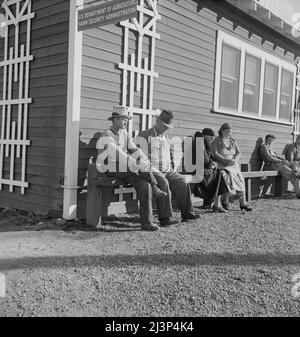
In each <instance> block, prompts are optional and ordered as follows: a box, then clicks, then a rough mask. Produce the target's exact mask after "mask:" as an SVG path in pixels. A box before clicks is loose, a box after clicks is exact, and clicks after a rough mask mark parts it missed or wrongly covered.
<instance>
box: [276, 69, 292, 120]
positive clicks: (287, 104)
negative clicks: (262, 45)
mask: <svg viewBox="0 0 300 337" xmlns="http://www.w3.org/2000/svg"><path fill="white" fill-rule="evenodd" d="M292 92H293V73H291V72H290V71H287V70H285V69H283V70H282V78H281V91H280V110H279V111H280V112H279V114H280V116H279V117H280V118H284V119H289V118H290V111H291V109H292V96H293V95H292Z"/></svg>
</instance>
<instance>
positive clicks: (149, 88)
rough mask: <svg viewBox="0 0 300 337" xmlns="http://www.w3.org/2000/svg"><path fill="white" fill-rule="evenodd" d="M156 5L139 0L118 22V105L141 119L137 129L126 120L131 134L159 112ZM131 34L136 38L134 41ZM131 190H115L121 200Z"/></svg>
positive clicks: (133, 134)
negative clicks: (134, 15)
mask: <svg viewBox="0 0 300 337" xmlns="http://www.w3.org/2000/svg"><path fill="white" fill-rule="evenodd" d="M157 5H158V1H157V0H138V4H137V12H138V14H137V18H134V19H132V20H130V21H129V20H127V21H122V22H121V25H122V26H123V27H124V32H123V38H124V40H123V41H124V44H123V62H122V63H120V64H119V69H121V70H122V79H123V81H122V102H121V105H122V106H126V107H128V110H129V113H130V114H131V115H132V116H133V117H135V116H137V117H139V118H140V119H141V123H139V127H138V128H137V129H134V127H135V126H134V119H132V120H131V121H130V122H129V126H128V128H129V130H128V131H129V133H130V134H131V135H132V136H136V135H137V133H138V132H139V131H141V130H145V129H147V128H149V127H151V126H152V118H153V116H156V115H157V114H158V110H157V109H153V87H154V79H155V78H158V73H157V72H155V69H154V65H155V46H156V39H160V35H159V34H158V33H157V32H156V24H157V21H158V20H160V19H161V16H160V15H159V13H158V8H157ZM130 34H131V36H130ZM132 36H134V37H135V39H136V40H135V41H134V43H132ZM130 44H131V45H130ZM137 98H138V99H137ZM133 191H134V190H132V189H130V190H129V191H126V189H124V188H123V186H120V189H116V190H115V194H118V195H119V198H121V199H120V200H123V194H125V193H130V192H131V193H133ZM133 198H135V193H133Z"/></svg>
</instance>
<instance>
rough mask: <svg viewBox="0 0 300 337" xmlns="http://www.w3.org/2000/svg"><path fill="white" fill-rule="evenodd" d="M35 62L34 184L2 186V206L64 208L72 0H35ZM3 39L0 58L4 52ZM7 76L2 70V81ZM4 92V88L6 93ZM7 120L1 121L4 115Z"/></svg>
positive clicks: (30, 177)
mask: <svg viewBox="0 0 300 337" xmlns="http://www.w3.org/2000/svg"><path fill="white" fill-rule="evenodd" d="M32 11H33V12H35V14H36V16H35V18H34V19H33V20H32V33H31V54H32V55H33V56H34V60H33V61H32V62H31V64H30V82H29V86H30V90H29V97H31V98H32V100H33V103H32V104H30V105H29V113H28V116H29V117H28V118H29V119H28V139H29V140H30V141H31V145H30V146H29V147H28V150H27V165H26V181H28V183H29V188H28V189H27V190H26V194H25V195H23V196H22V195H21V194H20V193H19V191H18V188H16V189H15V192H14V193H9V192H8V190H7V188H6V187H5V188H4V190H3V191H1V192H0V207H15V208H20V209H25V210H29V211H33V212H37V213H42V214H44V213H47V212H48V211H49V210H51V209H53V210H58V211H61V209H62V196H63V191H62V189H61V187H60V185H59V178H60V177H63V175H64V151H65V127H66V104H67V101H66V98H67V72H68V38H69V1H62V0H51V1H48V0H33V1H32ZM3 41H4V40H3V39H0V58H2V54H1V53H2V52H3ZM1 81H3V78H2V76H1V74H0V87H1V88H2V82H1ZM1 96H2V94H1ZM0 124H1V121H0Z"/></svg>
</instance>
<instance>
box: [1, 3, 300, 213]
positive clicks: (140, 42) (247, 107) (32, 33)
mask: <svg viewBox="0 0 300 337" xmlns="http://www.w3.org/2000/svg"><path fill="white" fill-rule="evenodd" d="M1 3H2V8H1V14H0V18H2V19H1V20H0V22H1V28H0V29H1V30H0V36H1V37H0V111H1V113H2V115H1V118H0V125H1V138H0V174H1V176H0V189H1V190H0V206H1V207H14V208H20V209H24V210H30V211H33V212H37V213H44V214H45V213H48V212H49V211H53V210H54V211H56V212H58V213H61V214H63V216H64V218H66V219H72V218H74V217H84V216H85V207H86V186H85V184H86V173H87V165H88V163H89V161H90V158H91V157H95V156H96V152H95V144H96V140H97V138H98V137H99V133H100V132H101V131H102V130H103V129H105V128H107V127H109V125H110V123H109V122H108V121H107V118H108V117H109V116H110V114H111V111H112V107H113V106H114V105H117V104H122V105H126V106H127V107H129V110H130V113H131V114H132V115H133V116H134V119H133V123H131V125H130V131H131V132H132V133H133V134H134V133H135V132H137V131H139V130H140V129H143V128H145V127H147V126H149V125H151V123H152V121H153V119H154V116H155V115H156V114H157V108H159V109H162V108H167V109H171V110H172V111H173V112H174V115H175V118H176V120H175V128H174V129H173V130H172V132H171V135H176V136H181V137H184V136H188V135H193V134H194V133H195V131H197V130H200V129H202V128H204V127H211V128H213V129H214V130H215V131H217V130H218V129H219V126H220V125H221V124H222V123H223V122H230V123H231V124H232V126H233V130H234V138H235V139H236V140H237V141H238V143H239V145H240V147H241V150H242V153H243V157H244V158H245V159H247V160H250V162H251V163H252V164H253V168H255V165H256V163H257V158H256V156H257V153H256V151H257V148H256V144H257V141H258V139H259V138H260V137H264V136H265V135H266V134H267V133H273V134H275V135H276V137H277V142H276V150H277V151H278V152H279V153H281V151H282V150H283V147H284V145H285V144H286V143H288V142H291V141H292V133H297V132H299V109H295V108H298V106H296V105H295V102H296V101H298V91H297V90H296V89H297V83H299V81H298V82H297V74H299V67H297V64H298V61H299V57H300V38H299V37H297V35H298V34H297V31H295V29H294V30H293V27H292V26H291V25H290V24H288V23H286V22H285V21H283V20H282V19H281V18H279V17H278V16H276V15H274V14H273V13H272V12H271V11H269V10H267V9H265V8H264V7H262V6H261V5H259V3H258V2H257V1H254V0H245V1H238V0H228V1H212V0H199V1H194V0H176V1H175V0H159V1H157V0H138V1H137V3H138V5H137V16H136V19H132V20H130V21H128V20H127V21H122V22H120V23H118V24H110V25H106V26H101V27H97V28H92V29H88V30H84V31H83V32H79V31H78V29H77V28H78V10H80V9H82V8H84V7H86V6H90V7H92V6H95V5H97V3H95V1H92V0H88V1H85V3H84V1H83V0H76V1H75V0H71V1H63V0H51V1H46V0H2V1H1ZM98 3H101V1H99V2H98Z"/></svg>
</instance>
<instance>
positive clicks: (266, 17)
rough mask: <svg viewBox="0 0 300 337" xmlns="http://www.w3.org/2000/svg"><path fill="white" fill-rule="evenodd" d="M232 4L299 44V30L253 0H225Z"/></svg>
mask: <svg viewBox="0 0 300 337" xmlns="http://www.w3.org/2000/svg"><path fill="white" fill-rule="evenodd" d="M226 1H227V2H228V3H230V4H231V5H232V6H234V7H237V8H238V9H240V10H241V11H243V12H244V13H246V14H248V15H250V16H251V17H253V18H255V19H256V20H258V21H260V22H262V23H263V24H265V25H266V26H268V27H269V28H271V29H272V30H274V31H276V32H277V33H279V34H281V35H283V36H284V37H286V38H288V39H289V40H292V41H293V42H295V43H297V44H298V45H300V31H298V30H296V29H295V27H293V26H292V25H291V24H289V23H288V22H286V21H284V20H283V19H282V18H280V17H279V16H277V15H275V14H274V13H272V12H271V11H270V10H269V9H267V8H265V7H263V6H261V5H260V4H258V3H257V2H255V1H254V0H226Z"/></svg>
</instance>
